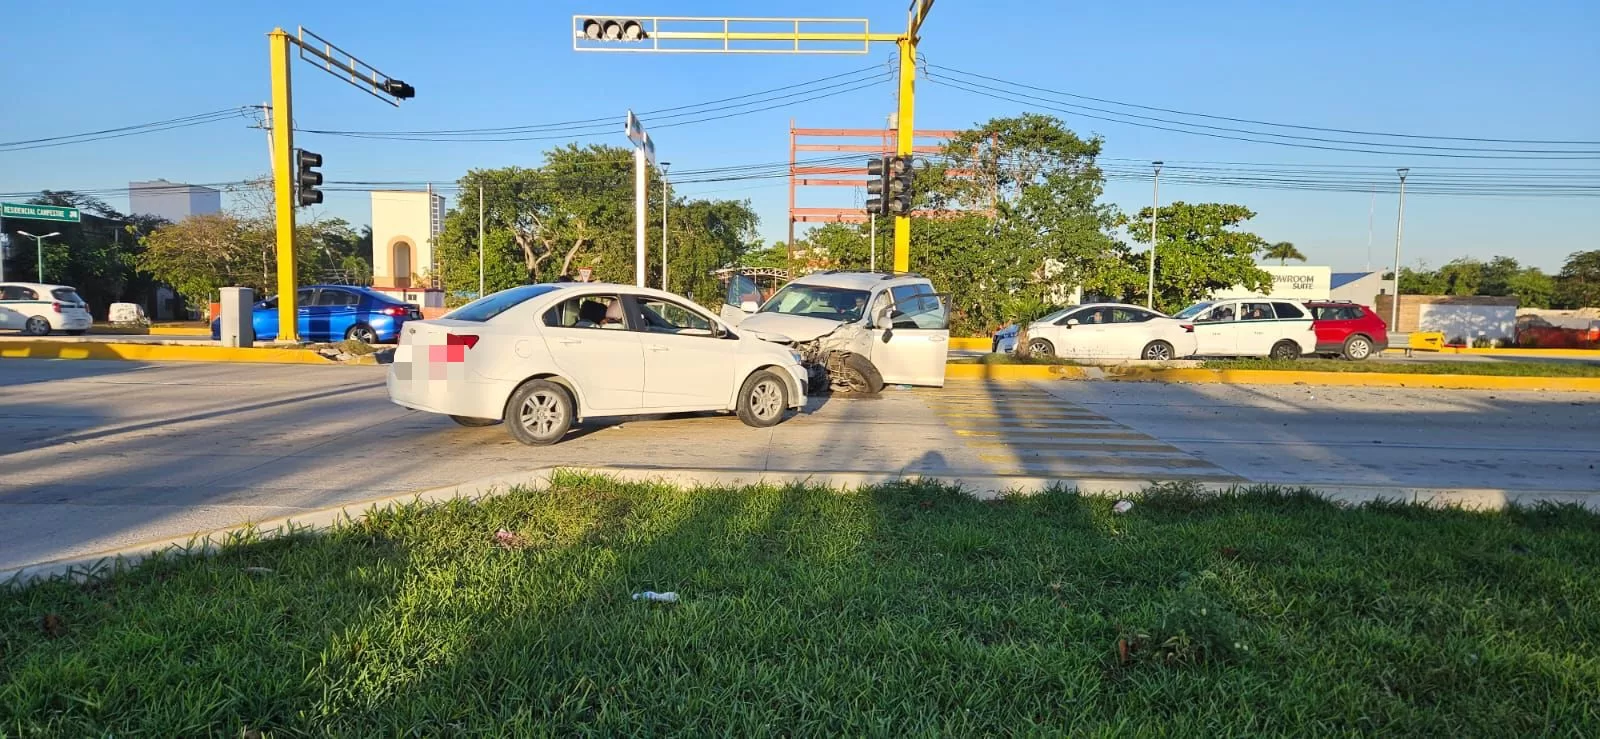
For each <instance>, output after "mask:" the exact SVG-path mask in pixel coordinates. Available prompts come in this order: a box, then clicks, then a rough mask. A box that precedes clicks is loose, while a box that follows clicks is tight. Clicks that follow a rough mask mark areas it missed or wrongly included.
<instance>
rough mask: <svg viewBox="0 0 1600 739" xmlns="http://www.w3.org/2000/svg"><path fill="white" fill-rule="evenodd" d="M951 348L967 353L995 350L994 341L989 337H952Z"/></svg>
mask: <svg viewBox="0 0 1600 739" xmlns="http://www.w3.org/2000/svg"><path fill="white" fill-rule="evenodd" d="M950 348H951V349H961V350H965V351H974V350H976V351H985V352H986V351H989V350H990V349H993V348H994V339H991V338H989V337H987V336H952V337H950Z"/></svg>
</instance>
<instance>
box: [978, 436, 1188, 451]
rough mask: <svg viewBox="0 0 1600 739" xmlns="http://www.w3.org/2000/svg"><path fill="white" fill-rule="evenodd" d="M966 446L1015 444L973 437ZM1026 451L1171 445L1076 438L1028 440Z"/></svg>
mask: <svg viewBox="0 0 1600 739" xmlns="http://www.w3.org/2000/svg"><path fill="white" fill-rule="evenodd" d="M967 445H968V446H977V447H1012V446H1015V444H1013V443H1011V442H1009V441H1000V440H993V441H991V440H985V439H973V440H972V441H969V442H967ZM1026 448H1027V449H1028V451H1030V452H1033V451H1037V452H1040V453H1046V452H1047V453H1050V454H1074V453H1079V452H1094V453H1096V454H1105V453H1106V452H1118V453H1126V454H1172V447H1170V446H1167V445H1166V444H1140V443H1137V442H1131V443H1130V442H1128V441H1124V440H1115V441H1107V440H1102V439H1077V440H1074V441H1048V440H1033V439H1030V440H1028V446H1027V447H1026Z"/></svg>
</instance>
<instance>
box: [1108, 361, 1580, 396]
mask: <svg viewBox="0 0 1600 739" xmlns="http://www.w3.org/2000/svg"><path fill="white" fill-rule="evenodd" d="M1106 374H1107V379H1112V380H1122V381H1132V382H1193V383H1213V384H1231V385H1295V384H1300V383H1304V384H1306V385H1340V386H1354V387H1422V388H1449V389H1455V390H1556V391H1564V392H1578V393H1600V377H1498V376H1491V375H1425V374H1415V375H1411V374H1395V373H1389V372H1295V371H1292V370H1208V369H1165V370H1164V369H1147V368H1143V367H1128V368H1123V369H1118V370H1108V371H1107V373H1106Z"/></svg>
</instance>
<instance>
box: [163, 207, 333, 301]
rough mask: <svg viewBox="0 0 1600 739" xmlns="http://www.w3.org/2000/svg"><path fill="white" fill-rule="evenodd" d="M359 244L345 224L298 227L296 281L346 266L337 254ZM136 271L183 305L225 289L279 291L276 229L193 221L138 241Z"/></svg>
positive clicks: (245, 220) (221, 217) (211, 217)
mask: <svg viewBox="0 0 1600 739" xmlns="http://www.w3.org/2000/svg"><path fill="white" fill-rule="evenodd" d="M354 239H355V234H354V232H353V231H352V230H351V229H350V225H349V224H347V223H345V222H344V221H343V220H340V219H337V218H334V219H328V220H314V219H308V220H306V221H304V222H302V223H297V224H296V225H295V239H294V241H295V270H296V274H295V280H296V282H297V283H298V284H301V285H308V284H314V283H316V282H319V281H321V279H322V277H323V275H324V274H326V273H327V272H328V271H329V270H332V269H337V268H339V267H341V266H342V264H343V260H344V259H346V258H347V257H341V256H340V255H339V254H338V253H337V251H336V248H335V245H336V244H342V243H346V242H349V241H351V240H354ZM139 243H140V246H141V247H142V251H141V253H140V254H139V255H138V256H137V257H136V258H135V263H136V264H137V265H138V268H139V269H140V270H141V271H143V272H145V273H147V274H149V275H151V276H152V277H154V278H155V279H157V280H160V281H161V282H165V283H167V284H169V285H171V286H172V289H173V290H176V291H177V292H178V294H179V295H182V296H183V298H184V300H185V301H187V302H189V303H192V304H198V305H205V304H207V303H210V302H211V301H213V300H215V299H216V298H217V297H218V294H219V292H220V290H221V288H224V287H248V288H251V289H252V290H254V291H255V292H256V295H258V296H267V295H273V294H276V293H277V291H278V245H277V229H276V228H275V226H274V223H273V221H272V220H271V219H270V218H259V217H257V218H252V217H249V216H248V215H245V214H241V213H236V212H223V213H209V214H205V215H195V216H189V217H188V218H185V219H183V220H182V221H179V222H178V223H174V224H170V225H166V226H163V227H160V228H157V229H155V230H153V231H151V232H150V233H149V234H148V235H146V236H144V237H143V238H141V239H140V240H139Z"/></svg>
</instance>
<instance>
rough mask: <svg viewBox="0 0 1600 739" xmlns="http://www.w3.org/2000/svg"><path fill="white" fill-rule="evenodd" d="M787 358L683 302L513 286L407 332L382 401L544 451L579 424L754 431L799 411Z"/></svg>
mask: <svg viewBox="0 0 1600 739" xmlns="http://www.w3.org/2000/svg"><path fill="white" fill-rule="evenodd" d="M805 387H806V371H805V369H804V368H802V367H801V366H800V361H799V358H798V357H797V356H796V355H795V353H794V352H793V351H791V350H789V349H788V348H786V347H784V346H782V345H779V344H775V343H771V342H768V341H762V340H760V339H758V338H756V337H755V336H754V335H752V334H751V332H748V331H739V330H736V329H733V328H730V327H729V326H728V325H727V324H725V323H723V322H722V321H721V320H719V319H718V318H717V317H715V316H713V315H712V314H711V313H710V312H709V311H707V310H706V309H705V308H702V307H701V306H699V305H698V304H696V303H694V302H693V301H690V300H688V299H687V298H683V297H680V296H677V295H673V294H671V293H667V292H663V291H661V290H652V289H650V288H644V287H633V286H626V285H610V284H604V283H574V282H568V283H557V284H547V285H524V286H522V287H515V288H512V289H510V290H504V291H501V292H498V293H495V294H493V295H488V296H485V297H483V298H480V299H478V300H475V301H473V302H471V303H468V304H467V305H465V306H462V307H460V308H457V309H456V310H455V311H452V312H451V313H449V314H447V315H445V316H444V317H443V318H439V319H435V320H429V321H408V322H406V325H405V328H404V329H403V330H402V331H401V333H400V344H399V346H398V347H396V350H395V355H394V363H393V364H391V365H390V366H389V379H388V388H389V398H390V400H392V401H394V402H395V403H397V404H399V405H402V406H405V407H407V408H412V409H415V410H421V411H428V412H432V413H441V414H445V415H448V416H450V417H451V418H453V419H455V421H456V422H457V423H459V424H461V425H463V426H488V425H491V424H494V423H499V422H501V421H504V422H505V424H506V428H507V430H508V431H509V432H510V433H511V436H512V438H514V439H516V440H517V441H520V442H522V443H524V444H553V443H555V442H557V441H560V440H561V438H562V437H563V436H564V435H565V434H566V432H567V430H568V429H569V428H571V426H572V425H573V424H574V423H576V422H579V421H581V420H583V419H586V418H591V417H602V416H627V415H642V414H656V413H680V412H693V411H728V412H732V413H737V414H738V416H739V419H740V420H742V421H744V422H745V423H746V424H748V425H750V426H755V427H758V428H763V427H768V426H773V425H776V424H777V423H779V422H781V421H782V420H783V419H784V417H785V414H786V413H787V412H788V411H789V410H790V409H791V408H799V407H801V406H803V405H805V401H806V395H805Z"/></svg>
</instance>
